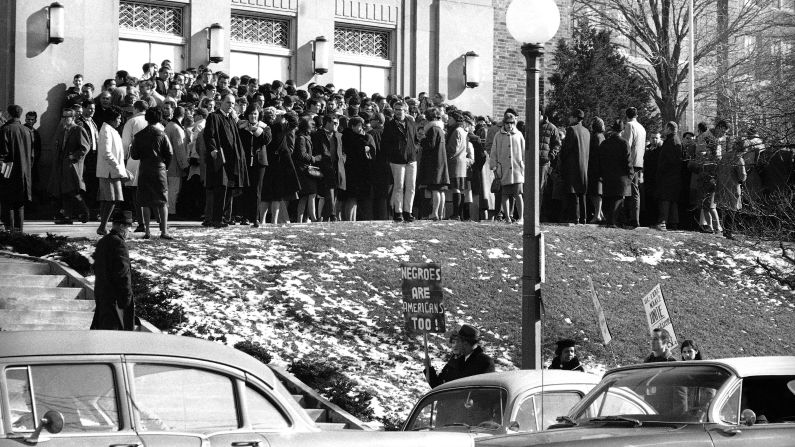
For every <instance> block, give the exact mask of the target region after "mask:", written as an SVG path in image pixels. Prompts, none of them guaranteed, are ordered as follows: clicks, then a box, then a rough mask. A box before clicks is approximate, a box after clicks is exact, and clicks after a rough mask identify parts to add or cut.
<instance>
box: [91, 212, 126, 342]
mask: <svg viewBox="0 0 795 447" xmlns="http://www.w3.org/2000/svg"><path fill="white" fill-rule="evenodd" d="M112 222H113V228H112V229H111V230H110V233H108V234H107V235H105V236H103V237H102V239H100V240H99V242H97V249H96V251H95V252H94V273H95V278H96V279H95V282H94V301H95V302H96V306H97V307H96V309H95V310H94V320H93V321H92V322H91V329H111V330H122V331H131V330H133V329H134V328H135V320H136V318H135V302H134V301H133V294H132V278H131V271H130V254H129V252H128V251H127V245H126V244H125V243H124V240H125V239H126V238H127V234H128V233H129V231H130V226H132V223H133V219H132V212H131V211H121V210H119V211H118V212H116V213H115V214H114V215H113V218H112Z"/></svg>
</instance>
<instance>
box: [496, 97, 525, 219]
mask: <svg viewBox="0 0 795 447" xmlns="http://www.w3.org/2000/svg"><path fill="white" fill-rule="evenodd" d="M489 167H490V168H491V169H492V170H493V171H495V172H494V177H495V178H499V179H500V184H501V186H502V187H501V191H500V192H501V193H502V213H503V215H504V216H505V222H507V223H511V222H512V221H514V220H513V217H512V216H513V210H514V209H515V210H516V214H517V215H518V218H517V219H516V221H515V222H516V223H519V224H521V223H522V216H523V215H524V201H523V200H522V187H523V185H524V136H523V135H522V133H521V132H519V131H518V130H516V115H514V114H513V113H505V115H504V116H503V120H502V129H500V131H499V132H498V133H497V134H496V135H495V136H494V142H493V143H492V144H491V158H490V159H489Z"/></svg>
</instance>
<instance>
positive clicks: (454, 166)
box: [447, 127, 475, 180]
mask: <svg viewBox="0 0 795 447" xmlns="http://www.w3.org/2000/svg"><path fill="white" fill-rule="evenodd" d="M474 160H475V150H474V148H473V147H472V145H471V144H469V138H468V137H467V131H466V130H464V128H463V127H457V128H456V129H455V131H453V134H452V135H450V139H449V140H448V142H447V168H448V170H449V172H450V179H451V180H452V179H454V178H457V177H466V176H467V168H468V167H469V166H471V165H472V163H473V162H474Z"/></svg>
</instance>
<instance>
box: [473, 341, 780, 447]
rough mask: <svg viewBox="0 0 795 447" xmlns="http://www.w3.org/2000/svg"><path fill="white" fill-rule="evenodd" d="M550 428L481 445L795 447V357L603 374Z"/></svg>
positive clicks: (629, 368) (651, 367)
mask: <svg viewBox="0 0 795 447" xmlns="http://www.w3.org/2000/svg"><path fill="white" fill-rule="evenodd" d="M558 421H559V423H558V424H556V425H554V426H553V427H552V429H551V430H545V431H541V432H538V433H533V434H519V435H507V436H496V437H492V438H488V439H484V440H477V441H476V445H478V446H482V447H497V446H500V447H507V446H511V447H519V446H536V445H545V446H546V445H552V446H589V447H601V446H611V447H621V446H636V447H642V446H659V445H665V446H666V447H684V446H688V447H690V446H704V447H729V446H731V447H741V446H752V447H783V446H792V445H795V357H745V358H733V359H723V360H707V361H688V362H665V363H647V364H643V365H634V366H627V367H623V368H617V369H614V370H612V371H609V372H608V373H607V374H605V376H604V378H603V379H602V382H601V383H600V384H599V385H598V386H597V387H596V388H594V389H593V390H592V391H591V392H590V393H589V394H588V395H587V396H585V398H583V400H582V401H580V402H579V403H578V404H576V405H575V406H574V407H573V408H572V409H571V411H570V412H569V413H568V414H567V415H566V416H564V417H561V418H560V419H559V420H558Z"/></svg>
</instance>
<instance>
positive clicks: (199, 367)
mask: <svg viewBox="0 0 795 447" xmlns="http://www.w3.org/2000/svg"><path fill="white" fill-rule="evenodd" d="M126 361H127V377H128V381H129V383H130V390H131V393H130V396H131V397H130V401H131V403H132V414H133V421H134V424H135V427H136V430H137V432H138V435H139V436H140V437H141V439H143V441H144V442H145V445H146V446H147V447H200V446H205V447H206V446H207V445H211V446H212V447H216V446H231V445H235V446H261V447H264V446H267V445H268V444H267V441H266V439H265V438H264V437H263V436H261V435H259V434H258V433H256V432H255V431H253V430H251V429H250V428H247V427H245V426H244V424H243V420H242V414H243V412H242V409H241V399H240V398H239V394H240V387H241V385H240V383H241V382H243V381H244V374H243V373H242V372H239V371H237V370H235V369H234V368H229V367H225V366H223V365H220V364H217V363H212V362H203V361H198V360H190V359H177V358H157V357H146V356H126Z"/></svg>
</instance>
